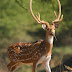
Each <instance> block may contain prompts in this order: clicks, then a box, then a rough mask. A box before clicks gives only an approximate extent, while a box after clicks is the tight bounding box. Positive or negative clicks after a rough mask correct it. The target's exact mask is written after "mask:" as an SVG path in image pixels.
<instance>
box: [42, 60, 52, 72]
mask: <svg viewBox="0 0 72 72" xmlns="http://www.w3.org/2000/svg"><path fill="white" fill-rule="evenodd" d="M43 66H44V67H45V69H46V72H51V69H50V66H49V61H47V62H45V63H43Z"/></svg>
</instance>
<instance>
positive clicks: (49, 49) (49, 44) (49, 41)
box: [45, 32, 54, 55]
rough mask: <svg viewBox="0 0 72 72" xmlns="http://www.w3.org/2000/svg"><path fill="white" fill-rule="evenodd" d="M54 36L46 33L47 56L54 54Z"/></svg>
mask: <svg viewBox="0 0 72 72" xmlns="http://www.w3.org/2000/svg"><path fill="white" fill-rule="evenodd" d="M53 38H54V37H53V36H50V35H49V33H48V32H47V33H46V39H45V45H46V46H45V47H46V54H47V55H51V53H52V47H53Z"/></svg>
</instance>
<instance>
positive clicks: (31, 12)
mask: <svg viewBox="0 0 72 72" xmlns="http://www.w3.org/2000/svg"><path fill="white" fill-rule="evenodd" d="M30 12H31V15H32V17H33V18H34V20H35V21H36V22H37V23H39V24H40V22H39V21H38V19H37V18H36V17H35V16H34V13H33V11H32V0H30Z"/></svg>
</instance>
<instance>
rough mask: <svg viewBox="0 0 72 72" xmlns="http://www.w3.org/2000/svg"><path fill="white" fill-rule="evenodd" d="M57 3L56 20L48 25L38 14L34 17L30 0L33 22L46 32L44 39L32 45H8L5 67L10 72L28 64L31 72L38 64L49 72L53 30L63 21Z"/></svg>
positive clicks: (20, 43)
mask: <svg viewBox="0 0 72 72" xmlns="http://www.w3.org/2000/svg"><path fill="white" fill-rule="evenodd" d="M57 2H58V6H59V14H58V16H57V14H56V11H54V14H55V16H56V20H54V21H52V25H50V24H49V23H48V22H46V21H42V20H40V14H39V13H38V15H36V16H35V15H34V13H33V11H32V0H30V13H31V15H32V17H33V18H34V20H35V21H36V22H37V23H38V24H40V25H42V28H43V29H44V30H46V37H45V39H44V40H38V41H36V42H34V43H23V42H18V43H15V44H13V45H10V46H9V48H8V56H9V58H10V61H11V62H10V63H9V64H8V65H7V67H8V70H9V71H10V72H13V71H15V70H16V69H17V68H18V67H20V66H21V65H22V64H29V63H32V64H33V69H32V72H35V69H36V67H37V65H38V64H42V65H43V66H44V67H45V69H46V71H47V72H51V69H50V66H49V62H50V60H51V54H52V47H53V38H54V36H55V28H58V27H59V24H57V23H59V22H60V21H62V19H63V15H62V16H61V4H60V1H59V0H57ZM60 16H61V18H60Z"/></svg>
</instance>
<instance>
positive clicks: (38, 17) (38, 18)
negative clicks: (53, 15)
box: [36, 13, 40, 22]
mask: <svg viewBox="0 0 72 72" xmlns="http://www.w3.org/2000/svg"><path fill="white" fill-rule="evenodd" d="M36 17H37V20H38V21H39V22H40V13H38V16H37V15H36Z"/></svg>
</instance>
